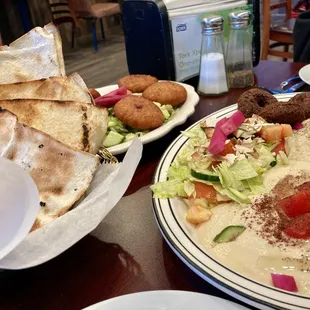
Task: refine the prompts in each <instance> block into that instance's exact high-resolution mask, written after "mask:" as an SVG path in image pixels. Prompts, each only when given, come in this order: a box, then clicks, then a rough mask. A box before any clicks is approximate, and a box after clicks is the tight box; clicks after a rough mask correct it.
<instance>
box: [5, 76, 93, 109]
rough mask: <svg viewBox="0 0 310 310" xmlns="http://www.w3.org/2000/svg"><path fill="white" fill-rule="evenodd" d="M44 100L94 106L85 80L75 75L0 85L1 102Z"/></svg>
mask: <svg viewBox="0 0 310 310" xmlns="http://www.w3.org/2000/svg"><path fill="white" fill-rule="evenodd" d="M11 99H43V100H57V101H80V102H83V103H88V104H93V103H94V102H93V97H92V96H91V94H90V93H89V90H88V88H87V87H86V85H85V83H84V81H83V79H82V78H81V77H80V76H79V75H78V74H77V73H74V74H72V75H70V76H69V77H51V78H47V79H41V80H36V81H28V82H23V83H14V84H0V100H11Z"/></svg>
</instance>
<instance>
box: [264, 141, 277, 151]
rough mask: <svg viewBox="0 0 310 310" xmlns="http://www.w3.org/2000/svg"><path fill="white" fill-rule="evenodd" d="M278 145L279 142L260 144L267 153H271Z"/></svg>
mask: <svg viewBox="0 0 310 310" xmlns="http://www.w3.org/2000/svg"><path fill="white" fill-rule="evenodd" d="M279 144H280V142H269V143H267V142H265V143H262V144H261V145H263V146H265V147H266V148H267V149H268V151H270V152H272V151H273V150H274V149H275V148H276V147H277V146H278V145H279Z"/></svg>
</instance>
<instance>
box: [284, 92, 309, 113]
mask: <svg viewBox="0 0 310 310" xmlns="http://www.w3.org/2000/svg"><path fill="white" fill-rule="evenodd" d="M288 103H292V104H295V105H296V106H297V107H298V109H300V110H303V111H304V113H305V119H308V118H310V93H302V94H298V95H296V96H294V97H293V98H291V99H290V100H289V101H288Z"/></svg>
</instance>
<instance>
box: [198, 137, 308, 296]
mask: <svg viewBox="0 0 310 310" xmlns="http://www.w3.org/2000/svg"><path fill="white" fill-rule="evenodd" d="M295 142H296V141H295ZM297 144H298V146H299V148H301V149H300V151H301V152H300V153H298V150H297V152H296V149H295V148H294V156H291V160H290V164H289V165H288V166H278V167H277V166H276V167H274V168H273V169H271V170H270V171H268V173H267V174H266V176H265V178H264V183H265V186H266V188H268V189H270V190H272V189H273V188H274V187H275V185H276V184H277V183H278V182H279V181H281V180H283V179H284V178H285V176H287V175H291V176H292V177H297V176H300V175H302V179H303V180H304V181H303V182H305V181H309V180H310V162H309V161H310V143H309V149H308V152H306V150H305V149H304V148H307V145H306V144H302V143H301V144H299V142H298V143H297ZM295 146H296V144H295ZM306 153H307V154H308V156H306ZM299 154H303V156H302V157H303V159H304V158H307V159H308V160H309V161H296V160H293V158H295V159H296V157H299ZM260 198H261V197H258V198H256V201H257V200H259V199H260ZM212 212H213V215H212V218H211V220H210V221H208V222H205V223H203V224H201V225H199V227H198V228H197V237H198V239H199V240H200V242H201V243H202V244H203V245H204V246H205V248H206V250H207V252H208V253H209V254H212V255H213V256H214V257H215V258H216V259H217V260H218V261H219V262H220V263H222V264H224V265H225V266H227V267H229V268H231V269H232V270H234V271H236V272H238V273H240V274H242V275H244V276H247V277H249V278H251V279H253V280H256V281H258V282H263V283H265V284H268V285H272V282H271V275H270V274H271V273H272V272H277V273H283V274H287V275H292V276H294V277H295V280H296V283H297V286H298V289H299V293H301V294H305V295H310V241H307V240H306V241H304V240H298V241H297V240H296V239H293V240H295V242H287V243H286V242H270V239H269V238H264V237H262V233H261V232H262V231H263V229H264V224H266V222H265V220H267V219H268V214H267V216H265V219H264V217H261V218H259V220H255V219H257V214H255V213H257V212H259V211H258V210H255V208H253V207H252V206H251V205H249V206H246V207H242V206H240V205H238V204H233V203H230V204H222V205H219V206H217V207H215V208H213V209H212ZM270 212H271V213H270V217H272V218H276V217H277V216H278V215H277V212H276V210H275V209H271V210H270ZM245 214H246V216H245ZM253 219H254V221H253ZM230 225H243V226H245V227H247V229H246V230H245V231H244V232H243V233H242V234H241V235H240V236H239V237H238V238H237V239H236V240H235V241H232V242H229V243H222V244H214V242H213V239H214V237H215V236H216V235H217V234H218V233H220V232H221V231H222V230H223V229H224V228H225V227H227V226H230ZM288 239H291V238H288ZM291 240H292V239H291Z"/></svg>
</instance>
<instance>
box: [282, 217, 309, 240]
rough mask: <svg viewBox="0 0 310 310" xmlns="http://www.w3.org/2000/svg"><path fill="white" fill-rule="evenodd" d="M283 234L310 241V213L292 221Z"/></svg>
mask: <svg viewBox="0 0 310 310" xmlns="http://www.w3.org/2000/svg"><path fill="white" fill-rule="evenodd" d="M283 232H284V233H285V234H286V235H287V236H289V237H291V238H296V239H310V213H306V214H303V215H300V216H298V217H295V218H294V219H292V220H291V222H290V223H289V224H288V226H287V227H286V228H285V229H284V231H283Z"/></svg>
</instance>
